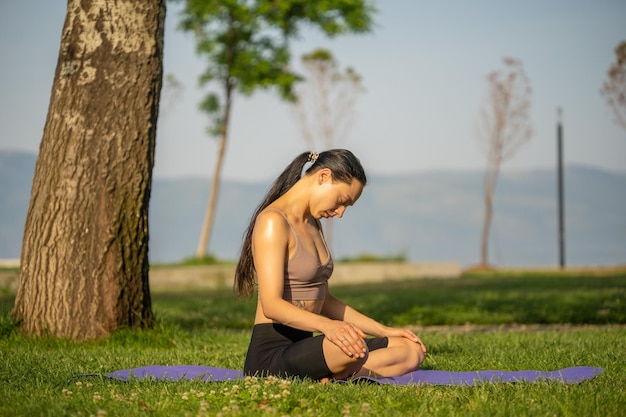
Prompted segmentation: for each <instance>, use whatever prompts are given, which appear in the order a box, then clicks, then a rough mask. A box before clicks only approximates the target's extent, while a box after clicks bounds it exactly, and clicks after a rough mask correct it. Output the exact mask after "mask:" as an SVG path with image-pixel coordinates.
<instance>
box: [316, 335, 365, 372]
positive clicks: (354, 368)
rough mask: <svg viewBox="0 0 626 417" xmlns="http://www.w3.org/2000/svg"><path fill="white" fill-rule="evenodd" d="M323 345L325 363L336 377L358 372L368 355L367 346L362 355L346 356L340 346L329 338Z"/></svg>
mask: <svg viewBox="0 0 626 417" xmlns="http://www.w3.org/2000/svg"><path fill="white" fill-rule="evenodd" d="M323 347H324V358H325V360H326V365H327V366H328V369H329V370H330V371H331V372H332V373H333V375H334V376H335V377H337V378H347V377H349V376H350V375H352V374H354V373H356V372H358V371H359V370H360V369H361V368H362V367H363V365H364V364H365V362H366V361H367V358H368V357H369V350H367V347H366V351H365V354H364V355H363V357H355V356H348V355H346V354H345V352H344V351H343V350H341V348H339V347H337V346H336V345H335V344H333V343H332V342H330V341H329V340H325V341H324V345H323Z"/></svg>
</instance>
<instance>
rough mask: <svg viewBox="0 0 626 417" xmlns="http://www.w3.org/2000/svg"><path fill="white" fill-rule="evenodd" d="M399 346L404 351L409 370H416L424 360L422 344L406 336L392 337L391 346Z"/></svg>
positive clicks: (405, 363) (405, 365)
mask: <svg viewBox="0 0 626 417" xmlns="http://www.w3.org/2000/svg"><path fill="white" fill-rule="evenodd" d="M392 346H394V347H398V348H401V349H402V350H403V351H404V355H403V356H404V367H405V368H406V371H407V372H411V371H415V370H416V369H417V368H419V367H420V365H421V364H422V362H424V358H425V355H424V351H423V350H422V345H420V344H419V343H415V342H413V341H411V340H409V339H406V338H404V337H398V338H390V340H389V347H392Z"/></svg>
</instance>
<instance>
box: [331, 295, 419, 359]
mask: <svg viewBox="0 0 626 417" xmlns="http://www.w3.org/2000/svg"><path fill="white" fill-rule="evenodd" d="M322 314H324V315H325V316H326V317H329V318H332V319H335V320H342V321H345V322H348V323H352V324H354V325H355V326H356V327H358V328H359V329H361V330H362V331H363V332H364V333H366V334H369V335H372V336H376V337H385V336H387V337H389V336H396V337H404V338H407V339H409V340H412V341H413V342H415V343H420V344H422V343H421V341H420V339H419V338H418V337H417V336H416V335H415V333H413V332H412V331H411V330H409V329H402V328H395V327H389V326H385V325H383V324H381V323H379V322H377V321H376V320H374V319H372V318H370V317H368V316H366V315H365V314H362V313H359V312H358V311H357V310H355V309H354V308H352V307H350V306H349V305H347V304H346V303H344V302H343V301H341V300H339V299H337V298H335V297H334V296H333V295H331V294H330V293H328V292H327V294H326V299H325V300H324V307H323V308H322ZM422 346H423V344H422Z"/></svg>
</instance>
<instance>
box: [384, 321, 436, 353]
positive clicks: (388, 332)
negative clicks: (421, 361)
mask: <svg viewBox="0 0 626 417" xmlns="http://www.w3.org/2000/svg"><path fill="white" fill-rule="evenodd" d="M383 336H387V337H390V336H395V337H404V338H405V339H409V340H411V341H412V342H415V343H417V344H419V345H420V346H421V347H422V352H424V356H426V354H427V352H426V345H424V342H422V340H421V339H420V338H419V337H417V336H416V335H415V333H413V332H412V331H411V330H409V329H401V328H396V327H387V326H385V330H384V334H383Z"/></svg>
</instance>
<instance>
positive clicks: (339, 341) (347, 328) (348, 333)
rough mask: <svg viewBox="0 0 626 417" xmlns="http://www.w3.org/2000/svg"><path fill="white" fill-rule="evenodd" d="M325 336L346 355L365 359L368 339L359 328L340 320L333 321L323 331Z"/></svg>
mask: <svg viewBox="0 0 626 417" xmlns="http://www.w3.org/2000/svg"><path fill="white" fill-rule="evenodd" d="M322 333H324V336H326V338H327V339H328V340H330V341H331V342H333V343H334V344H335V345H337V346H338V347H339V348H340V349H341V350H342V351H343V352H344V353H345V354H346V355H348V356H351V357H354V358H364V357H365V353H366V352H367V347H366V345H365V342H364V339H365V338H366V337H367V336H366V335H365V333H363V331H361V329H359V328H358V327H356V326H354V325H352V324H350V323H347V322H345V321H340V320H331V321H330V323H329V324H327V325H326V326H325V328H324V329H322Z"/></svg>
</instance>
